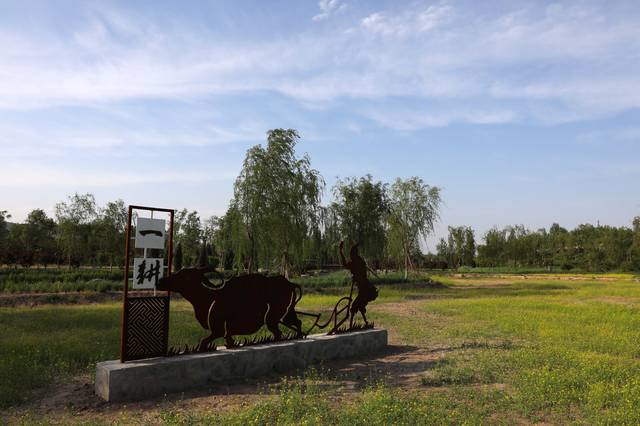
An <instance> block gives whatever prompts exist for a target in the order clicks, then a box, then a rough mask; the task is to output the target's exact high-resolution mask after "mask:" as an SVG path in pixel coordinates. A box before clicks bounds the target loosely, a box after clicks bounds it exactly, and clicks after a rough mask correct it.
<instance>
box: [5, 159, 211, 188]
mask: <svg viewBox="0 0 640 426" xmlns="http://www.w3.org/2000/svg"><path fill="white" fill-rule="evenodd" d="M216 178H217V179H219V178H220V177H219V176H216ZM211 180H214V176H212V175H211V174H209V173H206V172H197V171H196V172H194V171H190V170H182V171H172V172H163V173H157V171H156V172H154V171H151V170H150V171H146V172H143V171H141V172H131V171H117V170H116V171H104V170H68V169H63V168H58V167H52V166H47V165H40V164H21V165H20V166H8V167H3V168H2V170H0V187H4V188H25V189H28V188H52V187H58V188H74V187H78V186H81V187H97V188H104V187H119V186H128V185H140V184H151V183H169V182H170V183H198V182H207V181H211Z"/></svg>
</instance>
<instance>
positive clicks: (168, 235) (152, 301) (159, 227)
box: [120, 206, 174, 362]
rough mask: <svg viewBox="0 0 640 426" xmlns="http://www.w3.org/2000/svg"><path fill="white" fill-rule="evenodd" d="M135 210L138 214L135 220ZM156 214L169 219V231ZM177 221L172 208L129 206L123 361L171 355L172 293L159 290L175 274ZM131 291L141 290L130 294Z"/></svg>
mask: <svg viewBox="0 0 640 426" xmlns="http://www.w3.org/2000/svg"><path fill="white" fill-rule="evenodd" d="M134 210H135V211H137V212H138V213H137V214H136V215H135V216H137V217H135V218H134V214H133V211H134ZM140 211H146V212H149V213H150V216H151V217H140V213H139V212H140ZM154 213H155V214H156V215H158V214H161V215H165V216H166V215H168V216H169V229H168V231H167V221H166V220H165V219H158V218H157V217H156V218H154V217H153V216H154ZM134 219H135V223H134ZM173 219H174V210H171V209H161V208H156V207H143V206H129V215H128V223H127V232H126V237H125V238H126V241H125V265H124V266H125V271H124V295H123V310H122V334H121V336H122V339H121V343H120V361H121V362H125V361H129V360H134V359H142V358H150V357H156V356H164V355H166V353H167V344H168V337H169V301H170V298H169V292H160V294H159V295H156V291H155V289H156V287H157V284H158V281H160V279H161V278H162V277H164V276H168V275H171V262H172V254H173ZM131 243H133V244H131ZM132 268H133V270H132ZM129 288H131V289H132V290H136V291H138V290H141V291H140V292H138V293H136V294H133V295H129ZM144 290H153V292H144Z"/></svg>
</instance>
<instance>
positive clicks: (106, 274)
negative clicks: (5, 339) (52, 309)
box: [0, 267, 123, 293]
mask: <svg viewBox="0 0 640 426" xmlns="http://www.w3.org/2000/svg"><path fill="white" fill-rule="evenodd" d="M122 276H123V275H122V270H120V269H118V268H114V269H113V270H112V271H109V270H108V269H85V268H82V269H66V268H60V269H58V268H55V267H51V268H46V269H45V268H30V269H22V268H20V269H13V268H3V269H0V293H17V292H20V293H48V292H68V291H100V292H102V291H111V290H120V289H122Z"/></svg>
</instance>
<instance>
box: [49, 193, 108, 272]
mask: <svg viewBox="0 0 640 426" xmlns="http://www.w3.org/2000/svg"><path fill="white" fill-rule="evenodd" d="M55 210H56V219H57V221H58V228H59V232H58V242H59V245H60V248H61V250H62V252H63V253H64V255H65V256H66V258H67V263H68V264H69V265H72V264H73V265H79V264H80V263H81V262H82V261H83V260H87V258H88V257H89V255H90V246H91V232H92V224H93V222H94V221H95V220H96V218H97V216H98V212H97V208H96V201H95V197H94V196H93V194H89V193H87V194H78V193H76V194H74V195H72V196H69V197H68V200H67V202H64V201H63V202H60V203H58V204H56V207H55Z"/></svg>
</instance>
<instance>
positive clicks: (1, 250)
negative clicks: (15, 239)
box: [0, 210, 11, 263]
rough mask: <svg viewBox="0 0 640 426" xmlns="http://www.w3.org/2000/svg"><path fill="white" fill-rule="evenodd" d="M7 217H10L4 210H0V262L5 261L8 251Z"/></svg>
mask: <svg viewBox="0 0 640 426" xmlns="http://www.w3.org/2000/svg"><path fill="white" fill-rule="evenodd" d="M9 218H11V215H10V214H9V213H7V211H6V210H0V263H2V262H6V256H7V253H8V244H9V243H8V238H9V229H8V225H7V219H9Z"/></svg>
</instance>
